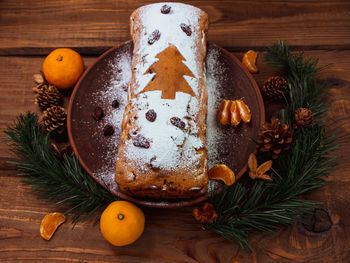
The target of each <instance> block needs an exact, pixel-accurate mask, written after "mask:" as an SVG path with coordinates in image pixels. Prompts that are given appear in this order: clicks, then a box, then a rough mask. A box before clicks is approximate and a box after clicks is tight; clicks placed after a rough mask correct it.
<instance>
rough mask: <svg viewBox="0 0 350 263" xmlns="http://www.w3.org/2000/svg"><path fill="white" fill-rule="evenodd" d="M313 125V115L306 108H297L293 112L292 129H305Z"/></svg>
mask: <svg viewBox="0 0 350 263" xmlns="http://www.w3.org/2000/svg"><path fill="white" fill-rule="evenodd" d="M312 124H314V115H313V114H312V111H311V110H309V109H307V108H299V109H297V110H295V112H294V125H293V128H294V129H298V128H306V127H309V126H311V125H312Z"/></svg>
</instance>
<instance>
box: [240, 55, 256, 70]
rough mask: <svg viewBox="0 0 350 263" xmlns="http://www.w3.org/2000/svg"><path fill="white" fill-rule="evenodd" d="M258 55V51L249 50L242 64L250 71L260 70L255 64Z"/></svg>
mask: <svg viewBox="0 0 350 263" xmlns="http://www.w3.org/2000/svg"><path fill="white" fill-rule="evenodd" d="M257 56H258V53H256V52H255V51H253V50H249V51H248V52H246V53H245V54H244V55H243V58H242V64H243V65H244V66H245V67H246V68H247V69H248V71H249V72H250V73H257V72H258V68H257V66H256V65H255V62H256V57H257Z"/></svg>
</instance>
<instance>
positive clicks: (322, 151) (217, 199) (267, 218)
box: [5, 41, 337, 248]
mask: <svg viewBox="0 0 350 263" xmlns="http://www.w3.org/2000/svg"><path fill="white" fill-rule="evenodd" d="M264 61H265V62H266V63H268V64H270V65H272V66H273V67H276V68H277V70H278V73H279V75H281V76H283V77H284V78H285V79H286V80H287V83H288V89H287V92H286V93H285V94H284V103H285V108H284V109H283V110H282V111H281V112H280V116H279V117H280V119H281V121H282V122H283V123H285V124H288V125H289V127H293V122H294V112H295V110H297V109H299V108H307V109H310V110H311V111H312V113H313V115H314V123H313V125H312V126H310V127H307V128H303V129H298V130H296V132H294V134H293V143H292V146H291V149H290V151H289V152H288V154H285V155H283V157H280V158H278V159H277V160H275V161H274V162H273V166H272V173H271V175H270V176H271V178H272V181H270V182H265V181H257V180H254V181H253V180H251V179H250V178H249V176H248V174H246V175H245V176H243V177H242V178H241V179H240V180H239V181H238V182H236V183H235V184H234V185H232V186H231V187H226V188H225V189H224V190H223V191H222V192H221V193H219V194H217V195H214V196H212V197H211V198H210V200H209V202H210V203H211V204H212V206H213V207H214V209H215V211H216V213H217V217H215V220H214V221H213V222H211V223H209V224H206V225H205V227H206V228H207V229H211V230H213V231H215V232H216V233H218V234H220V235H222V236H223V237H224V238H226V239H228V240H230V241H236V242H238V244H239V245H240V246H241V247H242V248H243V247H250V246H249V242H248V238H249V236H250V234H252V233H254V232H266V231H274V230H276V229H277V228H279V227H281V226H283V225H288V224H291V223H292V222H294V221H295V219H296V217H297V216H298V215H301V214H303V213H307V212H311V209H312V208H315V207H317V206H319V205H320V203H319V202H315V201H311V200H304V199H302V198H300V196H301V195H303V194H305V193H308V192H310V191H312V190H315V189H317V188H319V187H321V186H323V185H325V184H326V182H325V181H323V180H322V177H324V176H327V175H329V174H330V172H331V171H332V169H333V168H334V166H335V165H336V159H337V157H336V156H333V157H331V156H329V152H330V151H332V150H334V149H335V148H336V147H337V145H336V144H335V136H327V135H326V134H325V132H324V129H325V126H324V124H323V123H322V120H323V118H324V114H325V112H326V110H327V102H326V101H325V96H326V95H327V89H326V87H325V84H324V82H322V81H321V80H320V79H319V78H318V76H317V73H318V72H319V71H320V70H321V69H322V68H319V67H317V63H318V61H317V60H305V59H304V58H303V53H299V54H296V55H295V54H292V53H291V51H290V49H289V46H288V45H287V44H285V43H283V42H281V41H278V42H277V43H276V44H275V45H274V46H273V47H270V48H268V51H267V53H266V54H265V55H264ZM5 133H6V137H7V138H6V141H7V143H8V145H9V146H10V148H11V149H12V151H13V152H14V153H15V154H16V155H17V156H18V157H20V159H19V160H16V161H12V163H13V164H15V165H16V167H17V169H18V171H19V174H20V175H21V176H22V177H23V178H24V179H23V182H24V183H25V184H28V185H31V187H32V188H31V189H32V191H33V192H34V193H35V194H36V195H37V196H38V198H40V199H46V200H48V201H50V202H51V203H52V204H53V205H54V206H56V207H57V208H59V209H60V210H62V211H63V212H64V213H65V214H66V215H71V216H72V220H73V221H74V222H78V221H82V220H85V219H87V218H89V217H91V216H92V215H93V214H94V213H95V212H96V211H98V210H100V209H102V208H103V207H105V205H107V204H109V203H110V202H112V201H114V200H116V197H115V196H114V195H113V194H111V193H110V192H108V191H107V190H105V189H104V188H103V187H101V186H100V185H99V184H98V183H96V182H95V181H94V180H93V179H92V178H91V177H90V176H89V175H88V174H87V173H86V172H85V171H84V169H83V168H82V167H81V165H80V163H79V161H78V160H77V159H76V157H74V156H69V155H67V154H63V158H62V159H60V158H58V157H57V156H55V154H54V153H53V149H52V146H51V145H50V138H49V135H50V134H45V132H44V131H43V129H42V127H41V126H40V124H39V122H38V115H37V114H35V113H31V112H28V113H27V114H25V115H23V114H22V115H20V116H18V117H17V120H16V122H15V123H14V124H13V125H12V126H10V127H8V129H7V130H6V132H5ZM267 155H268V154H267V153H259V154H258V155H257V159H258V162H259V163H261V162H263V161H266V160H268V159H269V158H268V156H267Z"/></svg>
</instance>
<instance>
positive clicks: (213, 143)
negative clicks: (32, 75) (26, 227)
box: [68, 41, 265, 208]
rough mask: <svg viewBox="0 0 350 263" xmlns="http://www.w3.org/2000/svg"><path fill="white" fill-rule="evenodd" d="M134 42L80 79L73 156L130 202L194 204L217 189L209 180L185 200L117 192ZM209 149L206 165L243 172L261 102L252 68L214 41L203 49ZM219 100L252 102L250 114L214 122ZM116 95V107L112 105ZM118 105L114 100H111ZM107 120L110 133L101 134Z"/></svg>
mask: <svg viewBox="0 0 350 263" xmlns="http://www.w3.org/2000/svg"><path fill="white" fill-rule="evenodd" d="M132 50H133V46H132V42H131V41H128V42H125V43H122V44H120V45H118V46H116V47H114V48H112V49H110V50H108V51H107V52H105V53H104V54H103V55H102V56H100V57H99V58H98V59H97V61H96V62H95V63H94V64H93V65H91V66H90V67H89V68H88V69H87V70H86V71H85V73H84V74H83V76H82V77H81V78H80V80H79V82H78V83H77V85H76V87H75V89H74V91H73V94H72V96H71V99H70V103H69V108H68V135H69V140H70V142H71V145H72V147H73V150H74V153H75V155H76V156H77V157H78V159H79V161H80V163H81V165H82V166H83V167H84V169H85V170H86V171H87V172H88V173H89V174H90V175H91V176H92V177H93V178H94V179H95V180H96V181H97V182H98V183H99V184H101V185H102V186H103V187H105V188H107V189H108V190H110V191H111V192H112V193H113V194H115V195H116V196H118V197H120V198H122V199H125V200H129V201H132V202H134V203H137V204H140V205H144V206H150V207H160V208H171V207H181V206H189V205H194V204H197V203H199V202H202V201H204V200H206V199H207V198H208V196H209V195H210V194H211V193H213V191H216V190H217V189H220V186H221V185H220V184H219V183H217V182H215V181H210V182H209V188H208V193H207V194H206V195H203V196H200V197H195V198H193V199H186V200H154V199H153V200H152V199H141V198H137V197H131V196H127V195H125V194H123V193H122V192H120V191H119V188H118V185H117V184H116V183H115V181H114V170H115V160H116V156H117V152H118V145H119V140H120V123H121V120H122V116H123V110H124V107H125V104H126V90H127V83H128V81H129V79H130V76H131V58H132ZM206 67H207V89H208V97H209V99H208V118H207V149H208V163H209V168H210V167H211V166H213V165H215V164H218V163H224V164H226V165H228V166H229V167H230V168H231V169H232V170H233V171H234V172H235V174H236V178H239V177H240V176H242V174H243V173H244V172H245V171H246V170H247V160H248V156H249V154H250V153H252V152H254V150H255V143H254V139H256V137H257V135H258V132H259V129H260V127H261V125H262V123H263V122H264V116H265V112H264V105H263V101H262V98H261V94H260V91H259V89H258V86H257V84H256V83H255V81H254V79H253V78H252V76H251V75H250V73H249V72H248V71H247V70H246V69H245V68H244V67H243V66H242V64H241V63H240V61H239V60H238V59H237V58H236V57H234V56H233V55H232V54H230V53H229V52H227V51H226V50H224V49H222V48H220V47H218V46H217V45H215V44H212V43H209V44H208V51H207V60H206ZM222 99H230V100H234V99H243V100H244V101H245V102H246V103H247V105H248V106H249V107H250V110H251V114H252V119H251V122H250V123H248V124H246V123H242V124H240V125H239V126H238V127H230V126H227V127H224V126H222V125H220V124H219V123H218V120H217V112H218V108H219V106H220V103H221V101H222ZM114 100H117V101H118V104H119V105H118V106H117V107H113V106H112V103H113V101H114ZM114 106H116V105H114ZM96 107H101V108H102V109H103V111H104V117H103V118H102V119H101V120H99V121H96V120H95V119H94V118H93V117H92V114H93V112H94V110H95V108H96ZM106 125H111V126H112V127H113V128H114V134H113V135H111V136H105V135H104V131H103V130H104V128H105V127H106Z"/></svg>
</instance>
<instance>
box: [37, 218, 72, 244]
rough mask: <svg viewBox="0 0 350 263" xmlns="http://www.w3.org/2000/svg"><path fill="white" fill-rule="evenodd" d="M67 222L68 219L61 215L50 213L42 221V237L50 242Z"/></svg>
mask: <svg viewBox="0 0 350 263" xmlns="http://www.w3.org/2000/svg"><path fill="white" fill-rule="evenodd" d="M65 221H66V217H65V216H64V215H63V214H61V213H59V212H54V213H49V214H47V215H46V216H45V217H44V219H43V220H42V221H41V225H40V235H41V237H42V238H43V239H46V240H50V239H51V237H52V235H53V234H54V233H55V231H56V229H57V228H58V227H59V226H60V225H61V224H63V223H64V222H65Z"/></svg>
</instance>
